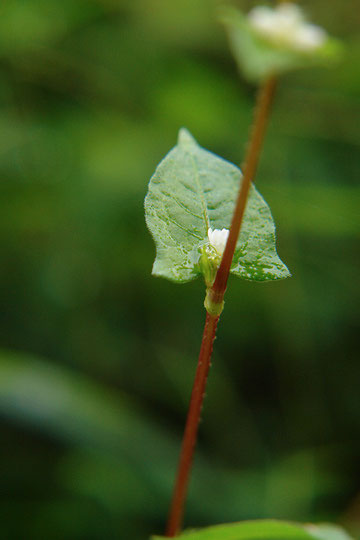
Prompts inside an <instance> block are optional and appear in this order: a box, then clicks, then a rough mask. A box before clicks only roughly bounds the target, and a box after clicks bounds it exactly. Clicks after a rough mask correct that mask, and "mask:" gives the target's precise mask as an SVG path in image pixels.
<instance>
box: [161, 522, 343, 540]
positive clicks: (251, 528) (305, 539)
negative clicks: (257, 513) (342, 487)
mask: <svg viewBox="0 0 360 540" xmlns="http://www.w3.org/2000/svg"><path fill="white" fill-rule="evenodd" d="M160 538H161V537H160V536H156V537H154V540H159V539H160ZM180 538H185V539H186V540H311V539H313V538H314V536H312V535H311V534H310V533H309V532H306V530H304V528H303V527H301V525H297V524H292V523H286V522H282V521H272V520H265V521H244V522H241V523H231V524H226V525H216V526H215V527H208V528H206V529H201V530H198V531H185V532H184V533H182V534H181V535H180ZM328 540H329V539H328ZM334 540H335V539H334ZM339 540H340V538H339Z"/></svg>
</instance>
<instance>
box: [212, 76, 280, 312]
mask: <svg viewBox="0 0 360 540" xmlns="http://www.w3.org/2000/svg"><path fill="white" fill-rule="evenodd" d="M275 89H276V78H275V77H269V78H268V79H266V81H265V82H264V84H263V86H261V87H260V89H259V92H258V96H257V103H256V107H255V116H254V122H253V126H252V130H251V133H250V139H249V143H248V147H247V151H246V157H245V161H244V165H243V179H242V182H241V186H240V190H239V194H238V198H237V201H236V206H235V210H234V214H233V218H232V222H231V227H230V232H229V237H228V240H227V242H226V246H225V250H224V255H223V257H222V260H221V263H220V266H219V270H218V271H217V274H216V278H215V282H214V284H213V286H212V290H211V295H212V300H213V301H214V302H215V303H220V302H221V301H222V299H223V296H224V294H225V290H226V285H227V280H228V277H229V272H230V267H231V263H232V259H233V256H234V251H235V247H236V243H237V240H238V237H239V233H240V228H241V224H242V220H243V217H244V212H245V207H246V201H247V197H248V194H249V189H250V186H251V180H252V179H254V178H255V174H256V169H257V165H258V162H259V157H260V151H261V147H262V143H263V140H264V135H265V130H266V126H267V120H268V118H269V112H270V108H271V104H272V101H273V97H274V93H275Z"/></svg>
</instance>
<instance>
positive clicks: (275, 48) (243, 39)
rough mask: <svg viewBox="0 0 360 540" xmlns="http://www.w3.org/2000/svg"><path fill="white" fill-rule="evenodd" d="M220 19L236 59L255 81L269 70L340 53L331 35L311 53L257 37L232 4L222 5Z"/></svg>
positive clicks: (277, 70)
mask: <svg viewBox="0 0 360 540" xmlns="http://www.w3.org/2000/svg"><path fill="white" fill-rule="evenodd" d="M221 20H222V22H223V23H224V24H225V28H226V30H227V32H228V36H229V40H230V46H231V49H232V52H233V54H234V57H235V60H236V61H237V64H238V66H239V68H240V70H241V72H242V73H243V74H244V76H245V77H246V78H247V79H249V80H250V81H255V82H257V81H260V80H262V79H264V78H265V77H267V76H269V75H271V74H277V75H279V74H281V73H285V72H287V71H292V70H294V69H299V68H306V67H311V66H316V65H326V64H329V63H331V62H333V61H334V60H337V59H338V58H339V57H340V56H341V53H342V45H341V44H340V42H339V41H338V40H335V39H332V38H328V39H327V40H326V42H325V43H324V45H323V46H322V47H320V48H319V49H317V50H314V51H311V53H310V52H307V51H299V50H294V49H290V48H286V47H285V46H280V45H277V44H274V43H272V42H271V41H269V40H266V39H263V38H261V37H259V35H258V34H257V33H256V32H255V31H254V30H253V28H252V27H251V26H250V24H249V22H248V20H247V17H246V16H245V15H244V14H242V13H241V12H240V11H238V10H236V9H234V8H226V9H223V10H222V16H221Z"/></svg>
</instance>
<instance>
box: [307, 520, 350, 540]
mask: <svg viewBox="0 0 360 540" xmlns="http://www.w3.org/2000/svg"><path fill="white" fill-rule="evenodd" d="M304 528H305V529H306V530H307V531H308V532H309V533H310V534H311V535H312V537H313V538H316V539H318V540H352V539H351V537H350V536H349V535H348V534H347V533H346V532H345V531H344V530H343V529H341V528H340V527H337V526H336V525H329V524H327V523H326V524H324V525H306V526H305V527H304Z"/></svg>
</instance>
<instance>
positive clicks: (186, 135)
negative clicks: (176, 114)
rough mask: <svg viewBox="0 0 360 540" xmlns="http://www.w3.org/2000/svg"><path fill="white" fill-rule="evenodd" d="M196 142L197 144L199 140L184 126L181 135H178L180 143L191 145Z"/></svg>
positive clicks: (181, 144) (180, 144)
mask: <svg viewBox="0 0 360 540" xmlns="http://www.w3.org/2000/svg"><path fill="white" fill-rule="evenodd" d="M194 144H196V145H197V141H196V140H195V139H194V137H193V136H192V135H191V133H190V131H189V130H187V129H186V128H184V127H182V128H180V130H179V135H178V145H179V146H189V145H194Z"/></svg>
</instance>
